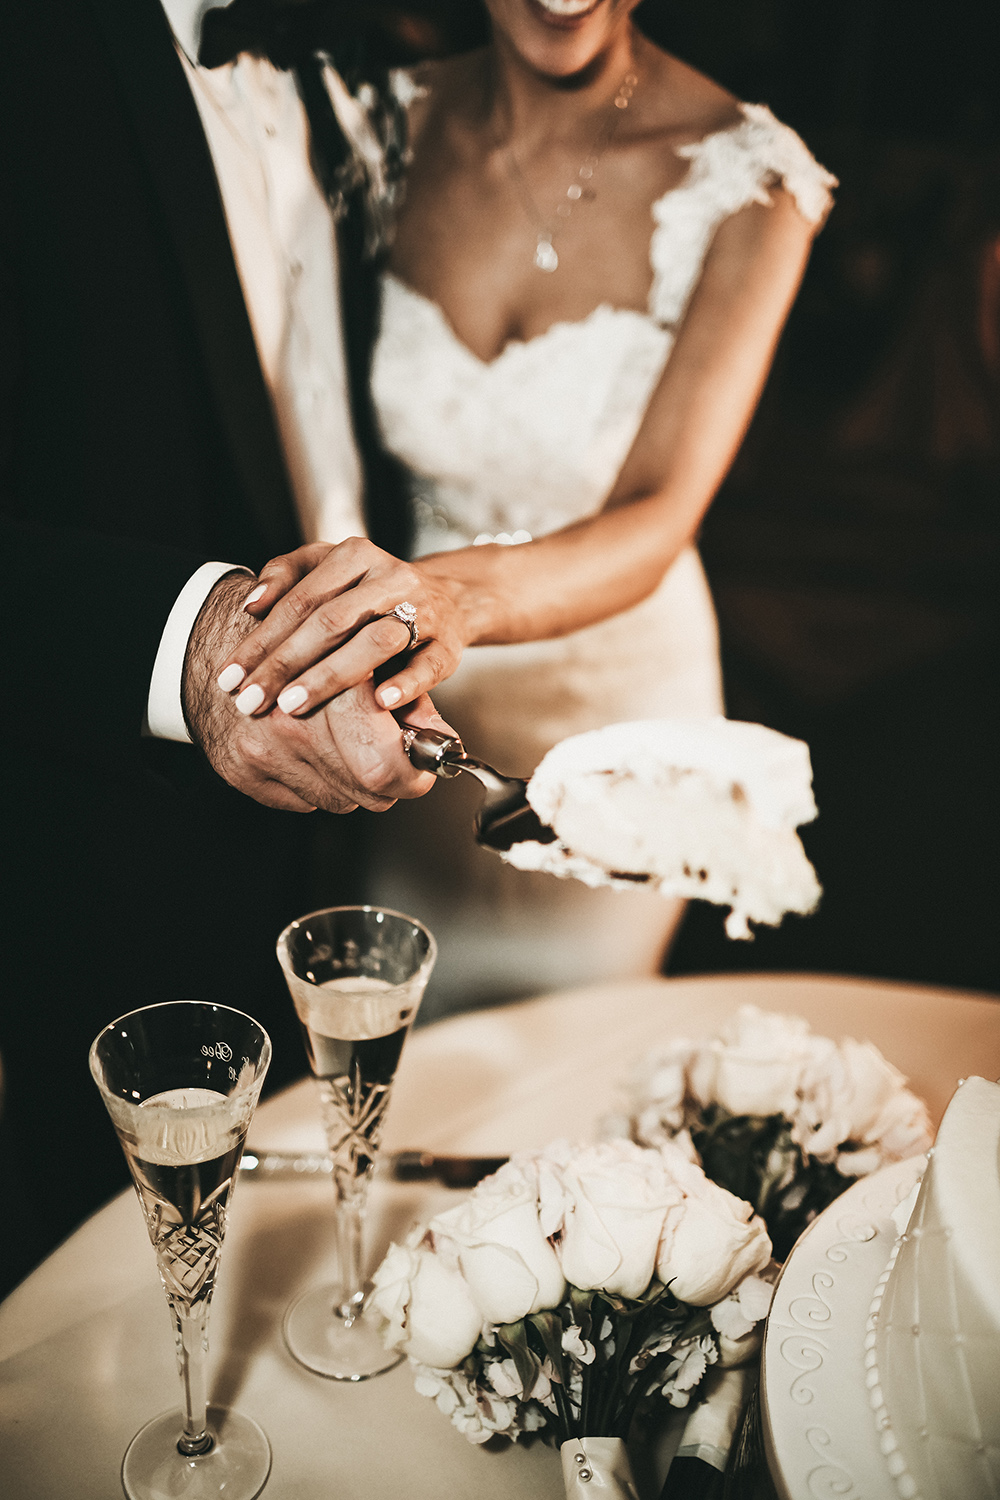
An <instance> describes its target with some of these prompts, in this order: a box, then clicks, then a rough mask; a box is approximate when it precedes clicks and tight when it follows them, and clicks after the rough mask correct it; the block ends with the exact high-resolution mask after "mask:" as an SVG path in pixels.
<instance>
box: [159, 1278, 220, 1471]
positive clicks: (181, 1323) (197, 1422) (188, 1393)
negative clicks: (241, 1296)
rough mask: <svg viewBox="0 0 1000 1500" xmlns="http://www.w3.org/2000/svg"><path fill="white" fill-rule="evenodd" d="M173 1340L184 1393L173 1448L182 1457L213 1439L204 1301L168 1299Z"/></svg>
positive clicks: (200, 1450) (205, 1449)
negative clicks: (181, 1423)
mask: <svg viewBox="0 0 1000 1500" xmlns="http://www.w3.org/2000/svg"><path fill="white" fill-rule="evenodd" d="M169 1300H170V1310H171V1312H172V1313H173V1315H174V1336H175V1339H176V1343H177V1369H178V1372H179V1374H180V1377H181V1389H182V1390H183V1392H184V1431H183V1432H182V1433H181V1435H180V1437H179V1438H178V1440H177V1451H178V1453H183V1454H184V1455H185V1457H192V1456H193V1455H195V1454H198V1453H207V1452H208V1451H209V1449H210V1448H211V1447H212V1445H213V1442H214V1439H213V1437H212V1434H211V1433H210V1432H209V1430H208V1396H207V1386H206V1382H205V1357H206V1355H207V1353H208V1303H207V1302H206V1301H199V1302H196V1303H195V1304H194V1306H193V1307H192V1306H185V1305H184V1304H183V1303H181V1302H179V1301H177V1300H175V1299H174V1298H170V1299H169Z"/></svg>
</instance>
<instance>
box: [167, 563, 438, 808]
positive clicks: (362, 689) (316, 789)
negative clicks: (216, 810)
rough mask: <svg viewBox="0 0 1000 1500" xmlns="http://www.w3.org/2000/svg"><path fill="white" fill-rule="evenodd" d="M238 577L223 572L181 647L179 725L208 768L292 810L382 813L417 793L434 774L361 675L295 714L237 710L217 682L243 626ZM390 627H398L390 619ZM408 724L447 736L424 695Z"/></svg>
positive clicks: (246, 618)
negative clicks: (413, 753) (417, 763)
mask: <svg viewBox="0 0 1000 1500" xmlns="http://www.w3.org/2000/svg"><path fill="white" fill-rule="evenodd" d="M250 587H251V585H250V581H249V580H248V579H247V578H246V576H245V575H239V574H236V575H233V574H230V575H227V576H226V577H225V578H223V579H222V580H221V581H220V582H219V583H218V584H217V585H216V587H215V589H214V590H213V591H212V594H211V595H210V596H209V599H208V600H207V601H206V603H205V606H204V607H203V609H202V611H201V613H200V614H199V616H198V620H197V622H196V624H195V629H194V631H193V632H192V637H191V641H190V643H189V646H188V653H187V659H186V661H185V671H184V704H185V709H186V713H187V718H188V722H189V724H190V726H191V728H192V731H193V734H194V737H195V739H196V740H197V742H198V743H199V744H200V745H201V747H202V749H203V750H204V752H205V754H206V755H207V757H208V759H209V761H210V762H211V764H212V766H213V767H214V769H215V770H216V771H217V772H218V773H219V775H220V776H222V777H223V778H224V780H226V781H228V782H229V783H230V785H232V786H234V787H236V788H237V789H238V790H239V791H242V792H245V793H246V794H247V796H250V797H252V798H254V800H255V801H257V802H263V803H265V804H266V805H267V806H269V807H279V808H284V809H286V810H288V811H292V812H311V811H312V810H313V809H314V808H316V807H322V808H325V809H326V810H327V811H328V812H337V813H344V812H350V811H352V810H353V809H354V808H355V807H357V806H362V807H366V808H369V809H371V810H372V811H375V812H382V811H384V810H385V809H386V808H388V807H391V806H392V803H393V802H394V801H395V800H396V799H397V798H400V797H403V798H411V797H420V796H422V795H423V794H424V793H425V792H427V791H429V790H430V788H431V787H432V786H433V784H434V778H433V777H432V776H430V775H428V774H427V773H421V772H419V771H417V770H416V769H415V767H414V766H413V765H411V763H410V761H409V759H408V758H407V756H406V754H405V752H404V750H403V742H402V735H401V733H400V728H399V724H398V723H397V721H396V719H395V718H394V717H393V715H392V714H391V713H390V712H388V711H387V710H386V709H385V708H383V707H382V706H381V705H380V704H378V703H377V702H376V701H375V696H374V688H373V684H372V683H371V681H370V680H364V681H361V682H358V683H356V684H355V685H354V686H352V687H349V688H347V689H346V690H344V691H338V694H337V696H336V698H334V699H332V701H330V702H328V703H326V704H325V705H324V706H322V707H320V708H318V709H316V710H315V711H314V712H311V713H308V712H307V713H305V714H304V715H302V716H301V717H297V718H292V717H290V716H289V715H287V714H285V713H283V712H282V711H281V710H280V709H278V708H272V709H271V710H270V711H265V710H263V709H261V711H260V712H259V713H258V714H257V715H255V716H252V717H251V716H247V715H244V714H239V713H237V712H236V711H235V709H234V706H233V703H232V701H231V700H230V698H228V697H226V696H225V694H223V693H221V692H220V691H219V689H218V686H217V676H218V673H219V668H220V666H221V664H222V663H223V662H226V661H232V660H233V659H234V653H236V652H237V651H238V649H239V647H240V644H241V642H242V641H244V640H245V639H246V638H247V636H248V633H249V631H250V630H252V629H254V628H255V627H254V626H253V622H252V618H251V616H250V615H249V614H247V613H246V611H245V602H246V599H247V596H248V592H249V589H250ZM394 625H395V627H396V630H397V632H399V631H402V630H403V629H404V628H405V627H404V626H402V625H401V624H400V622H399V621H398V620H397V621H395V622H394ZM406 718H407V721H408V722H410V723H414V724H419V725H421V726H422V727H429V728H434V729H440V730H442V731H447V732H452V731H450V730H449V726H448V725H446V724H445V723H444V721H443V719H441V717H440V715H439V714H438V713H437V711H436V710H435V708H434V704H433V703H432V702H431V700H430V698H428V697H427V696H426V695H419V696H418V697H417V698H416V699H414V700H412V701H411V702H410V703H409V704H408V706H407V709H406Z"/></svg>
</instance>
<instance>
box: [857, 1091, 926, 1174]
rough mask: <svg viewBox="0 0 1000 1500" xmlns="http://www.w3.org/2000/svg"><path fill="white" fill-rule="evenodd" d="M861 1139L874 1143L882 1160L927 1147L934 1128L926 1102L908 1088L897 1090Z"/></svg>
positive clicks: (900, 1157)
mask: <svg viewBox="0 0 1000 1500" xmlns="http://www.w3.org/2000/svg"><path fill="white" fill-rule="evenodd" d="M865 1140H866V1141H872V1142H877V1143H878V1146H879V1147H880V1149H881V1153H882V1157H883V1159H884V1160H885V1161H904V1160H905V1159H906V1157H908V1156H917V1155H919V1153H920V1152H921V1151H927V1150H929V1149H930V1147H931V1146H932V1145H933V1143H934V1131H933V1129H932V1127H931V1117H930V1115H929V1114H928V1112H927V1105H926V1104H925V1103H924V1101H923V1100H922V1099H918V1098H917V1096H916V1094H914V1093H911V1091H910V1090H909V1089H900V1090H899V1092H898V1093H896V1094H894V1095H893V1097H892V1098H891V1099H890V1100H889V1101H888V1103H886V1104H885V1105H884V1106H883V1108H882V1110H881V1112H880V1114H879V1115H878V1116H877V1117H876V1119H875V1120H874V1122H873V1123H872V1124H871V1125H870V1126H869V1128H868V1134H867V1135H866V1136H865Z"/></svg>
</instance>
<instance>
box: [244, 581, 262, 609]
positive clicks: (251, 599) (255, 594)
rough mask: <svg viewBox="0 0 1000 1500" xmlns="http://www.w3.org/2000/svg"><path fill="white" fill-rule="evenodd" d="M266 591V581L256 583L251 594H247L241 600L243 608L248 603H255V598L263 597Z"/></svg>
mask: <svg viewBox="0 0 1000 1500" xmlns="http://www.w3.org/2000/svg"><path fill="white" fill-rule="evenodd" d="M266 593H267V584H266V583H261V584H258V585H257V587H256V588H255V589H254V591H253V593H252V594H247V596H246V598H245V599H244V601H243V608H244V609H246V607H247V605H248V604H256V603H257V600H258V599H261V598H263V596H264V595H265V594H266Z"/></svg>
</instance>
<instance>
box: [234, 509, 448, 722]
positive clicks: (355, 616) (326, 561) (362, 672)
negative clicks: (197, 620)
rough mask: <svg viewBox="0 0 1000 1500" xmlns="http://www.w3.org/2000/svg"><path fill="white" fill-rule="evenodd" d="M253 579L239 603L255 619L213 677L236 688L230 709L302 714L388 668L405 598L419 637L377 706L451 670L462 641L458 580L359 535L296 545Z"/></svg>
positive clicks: (399, 639) (401, 700) (401, 632)
mask: <svg viewBox="0 0 1000 1500" xmlns="http://www.w3.org/2000/svg"><path fill="white" fill-rule="evenodd" d="M259 584H260V586H259V588H258V589H257V590H254V592H253V593H252V594H251V596H250V599H251V600H252V601H253V602H248V604H247V606H246V608H247V612H248V613H249V614H251V615H253V616H254V617H256V618H259V619H261V623H260V624H259V625H258V626H257V627H256V629H254V630H253V631H251V633H250V634H249V635H248V636H247V637H246V639H245V640H244V641H243V642H242V643H241V644H240V645H239V646H238V648H237V649H236V650H234V651H233V652H232V653H231V655H229V657H228V659H227V661H226V663H225V666H224V668H223V670H222V671H221V672H220V673H219V679H218V685H219V687H220V689H221V690H222V691H224V692H226V691H228V692H236V690H237V689H238V694H237V697H236V707H237V708H238V709H239V710H240V712H241V713H243V714H245V715H248V716H254V717H255V716H258V715H261V714H266V713H268V712H269V711H270V710H271V709H272V708H273V707H274V706H275V705H277V706H278V708H279V709H280V710H281V711H282V712H284V713H286V714H288V715H290V716H292V717H295V718H301V717H302V716H304V715H307V714H309V713H311V712H312V711H314V710H315V709H316V708H318V707H320V706H321V705H323V704H325V703H329V702H330V700H331V699H334V698H336V697H338V696H339V695H340V694H341V693H344V692H346V691H348V690H349V689H351V688H354V687H357V686H358V685H359V684H361V683H363V682H366V681H368V679H370V678H371V677H372V676H373V675H375V674H378V673H379V671H380V669H385V665H386V663H387V662H391V661H392V659H393V658H394V657H396V656H398V655H400V653H401V652H402V651H404V650H405V649H406V647H407V646H408V645H409V642H410V632H409V629H408V627H407V625H406V624H405V623H404V622H403V621H402V620H400V619H398V618H397V617H396V616H395V615H393V613H392V611H393V610H394V609H395V608H396V606H397V605H399V604H402V603H404V602H405V603H409V604H412V605H413V606H414V608H415V610H416V618H417V628H418V630H419V639H418V642H417V644H416V645H415V648H414V649H413V650H412V651H411V652H408V654H407V658H406V661H405V663H403V664H401V665H400V667H399V669H398V670H396V671H393V672H391V674H390V675H386V676H385V677H384V680H383V681H382V682H381V684H380V685H379V687H378V688H377V691H376V695H375V696H376V700H377V702H378V703H379V705H380V706H381V707H382V708H384V709H395V708H400V707H402V706H404V705H406V704H409V703H412V702H414V701H415V700H416V699H418V698H420V696H421V695H422V694H424V693H427V692H429V691H430V689H431V688H432V687H434V686H435V685H436V684H437V683H439V682H441V681H443V680H444V678H446V677H449V676H450V675H451V673H452V672H454V670H455V668H456V667H457V666H458V663H459V661H460V660H461V656H462V651H463V649H464V647H465V645H466V644H467V642H466V640H465V639H464V638H463V632H462V629H461V610H460V607H459V597H458V596H459V590H458V589H457V588H456V586H455V585H451V584H449V583H447V582H446V581H445V580H443V579H441V578H439V577H434V576H430V575H428V574H426V573H423V572H421V570H420V568H419V567H418V566H416V565H414V564H411V563H404V562H400V561H399V560H398V559H397V558H395V557H392V556H391V555H390V554H389V553H388V552H383V551H382V549H381V548H380V547H376V546H375V544H374V543H373V542H369V541H366V540H365V539H364V538H362V537H351V538H349V539H348V540H347V541H345V542H341V543H340V544H339V545H338V546H330V545H329V544H328V543H326V542H314V543H311V544H309V545H308V546H304V547H299V548H298V549H297V550H296V551H295V552H290V553H288V554H286V555H285V556H283V557H278V558H275V559H274V560H272V561H271V562H269V563H268V564H267V566H266V567H265V568H263V569H262V570H261V574H260V580H259ZM261 617H263V618H261Z"/></svg>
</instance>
